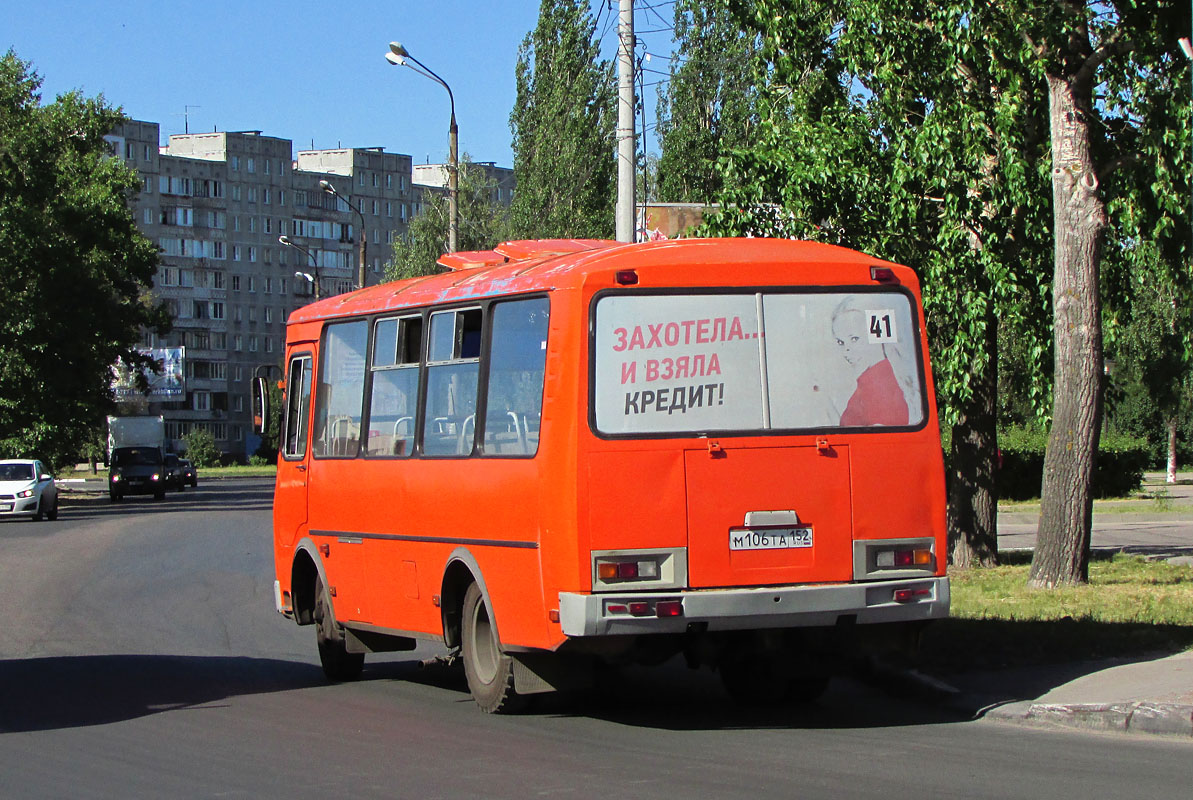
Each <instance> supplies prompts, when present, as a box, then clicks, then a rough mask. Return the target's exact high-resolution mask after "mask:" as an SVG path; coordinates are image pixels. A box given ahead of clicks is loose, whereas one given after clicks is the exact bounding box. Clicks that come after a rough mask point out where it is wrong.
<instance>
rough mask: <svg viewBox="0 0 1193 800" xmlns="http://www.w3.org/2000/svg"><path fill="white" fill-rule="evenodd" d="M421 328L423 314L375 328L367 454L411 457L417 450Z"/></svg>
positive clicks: (384, 321)
mask: <svg viewBox="0 0 1193 800" xmlns="http://www.w3.org/2000/svg"><path fill="white" fill-rule="evenodd" d="M422 330H423V320H422V317H421V316H412V317H402V318H401V319H383V320H379V321H378V322H377V326H376V328H374V331H373V366H372V370H373V391H372V394H371V396H370V398H369V435H368V439H367V440H366V441H365V454H366V455H369V456H409V455H410V454H411V453H412V452H413V450H414V417H415V412H416V411H417V408H418V360H419V356H420V354H421V353H422Z"/></svg>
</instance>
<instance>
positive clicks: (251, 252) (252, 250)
mask: <svg viewBox="0 0 1193 800" xmlns="http://www.w3.org/2000/svg"><path fill="white" fill-rule="evenodd" d="M256 260H257V248H255V247H249V261H250V262H255V261H256Z"/></svg>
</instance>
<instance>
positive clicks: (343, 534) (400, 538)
mask: <svg viewBox="0 0 1193 800" xmlns="http://www.w3.org/2000/svg"><path fill="white" fill-rule="evenodd" d="M310 535H311V536H335V537H337V538H340V539H347V540H356V539H360V540H363V539H382V540H388V541H396V542H434V543H437V544H466V545H475V546H478V547H515V548H521V549H532V550H535V549H538V546H539V545H538V542H518V541H513V542H511V541H506V540H503V539H462V538H457V537H448V536H406V535H403V534H397V533H356V532H352V531H310Z"/></svg>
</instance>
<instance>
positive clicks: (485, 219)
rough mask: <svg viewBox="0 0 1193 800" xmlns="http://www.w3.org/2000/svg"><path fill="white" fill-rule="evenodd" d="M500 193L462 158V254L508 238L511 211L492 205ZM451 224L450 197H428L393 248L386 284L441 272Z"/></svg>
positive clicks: (429, 193)
mask: <svg viewBox="0 0 1193 800" xmlns="http://www.w3.org/2000/svg"><path fill="white" fill-rule="evenodd" d="M496 188H497V182H496V181H495V180H493V179H491V178H489V177H487V176H486V174H485V171H484V169H483V168H481V167H479V166H476V165H475V164H473V163H472V160H471V159H470V158H469V157H468V154H464V156H463V158H461V159H460V179H459V186H458V195H457V198H458V203H457V205H458V213H459V215H460V228H459V232H458V234H457V236H458V246H459V249H460V250H489V249H492V248H493V247H494V246H495V245H497V243H498V242H500V241H501V240H502V238H503V237H504V235H505V231H506V225H507V220H506V218H507V211H506V209H505V207H503V206H502V205H501V204H499V203H498V202H496V201H495V200H494V199H493V191H494V190H495V189H496ZM448 223H449V218H448V197H447V193H446V192H442V191H427V192H426V193H425V194H424V196H423V203H422V210H421V211H420V212H419V213H418V214H417V215H416V216H415V217H414V219H412V220H411V221H410V227H409V228H408V229H407V231H406V233H405V235H403V236H402V239H401V241H399V242H397V243H396V244H395V245H394V249H393V256H392V258H391V259H390V261H389V263H388V264H386V265H385V279H386V280H387V281H395V280H400V279H401V278H413V277H416V276H418V275H433V274H435V273H436V272H438V271H439V270H440V267H439V266H438V264H437V261H438V259H439V257H440V256H441V255H443V254H444V253H446V252H447V246H448V245H447V242H448V228H449V224H448Z"/></svg>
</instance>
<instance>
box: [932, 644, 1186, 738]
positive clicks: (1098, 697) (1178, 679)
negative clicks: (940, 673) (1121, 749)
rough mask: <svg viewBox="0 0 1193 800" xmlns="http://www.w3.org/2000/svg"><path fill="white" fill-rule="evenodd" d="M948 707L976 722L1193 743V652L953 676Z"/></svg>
mask: <svg viewBox="0 0 1193 800" xmlns="http://www.w3.org/2000/svg"><path fill="white" fill-rule="evenodd" d="M954 687H955V688H956V689H957V694H955V695H953V696H951V697H950V698H949V705H950V706H952V707H954V708H957V709H959V710H962V711H964V712H965V713H967V714H971V715H973V716H974V717H975V718H980V719H990V720H999V721H1003V722H1014V723H1020V724H1029V725H1061V726H1066V727H1071V728H1081V729H1085V730H1092V731H1118V732H1123V733H1150V734H1162V735H1167V736H1175V737H1180V738H1182V739H1186V740H1190V741H1193V651H1187V652H1184V653H1177V654H1176V655H1170V656H1166V657H1163V658H1156V659H1153V660H1144V661H1134V662H1124V661H1103V662H1085V663H1075V664H1058V665H1053V666H1047V667H1031V668H1020V669H1015V670H1001V671H997V672H983V673H969V674H966V675H962V676H959V677H957V676H955V680H954Z"/></svg>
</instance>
